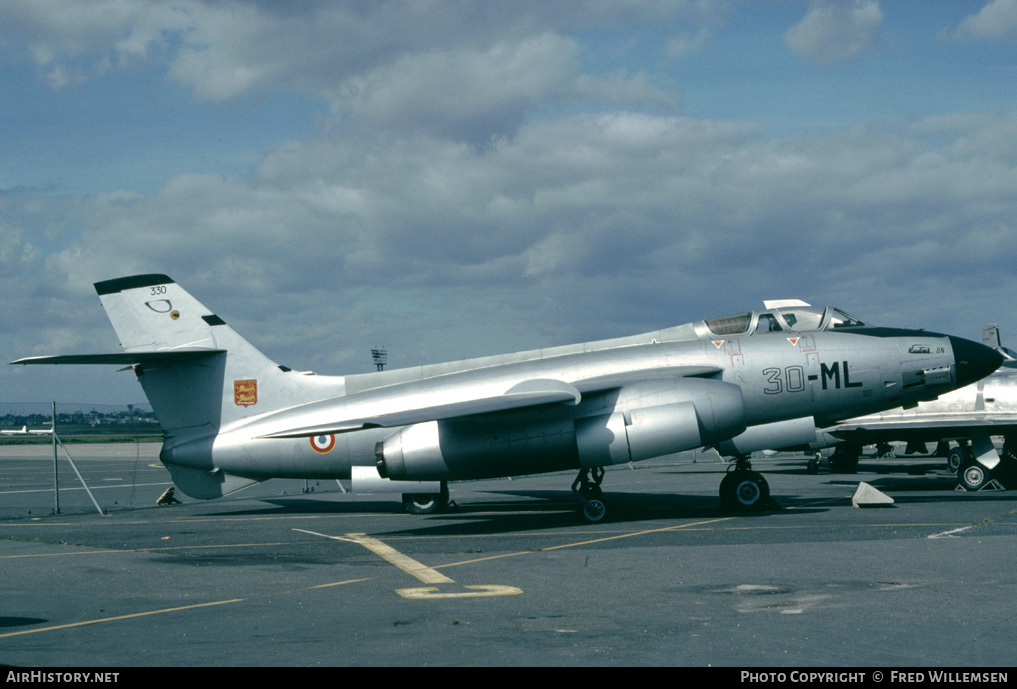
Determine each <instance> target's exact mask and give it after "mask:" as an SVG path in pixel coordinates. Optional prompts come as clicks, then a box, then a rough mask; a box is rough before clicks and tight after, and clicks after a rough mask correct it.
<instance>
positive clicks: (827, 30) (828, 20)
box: [784, 0, 883, 65]
mask: <svg viewBox="0 0 1017 689" xmlns="http://www.w3.org/2000/svg"><path fill="white" fill-rule="evenodd" d="M882 23H883V11H882V10H881V9H880V7H879V3H878V2H876V1H875V0H844V1H843V2H842V1H840V0H813V2H812V3H811V4H810V5H809V9H808V11H807V12H806V13H805V16H804V17H803V18H802V20H801V21H800V22H798V23H797V24H795V25H794V26H792V27H791V28H790V29H788V30H787V33H785V34H784V41H785V43H787V45H788V47H790V48H791V50H793V51H794V52H795V54H796V55H798V57H800V58H802V59H803V60H806V61H808V62H814V63H816V64H821V65H822V64H830V63H836V62H845V61H849V60H854V59H856V58H858V57H860V56H862V55H864V54H865V53H867V52H868V51H869V50H871V48H872V47H873V46H874V45H875V44H876V41H877V40H878V38H879V28H880V26H881V25H882Z"/></svg>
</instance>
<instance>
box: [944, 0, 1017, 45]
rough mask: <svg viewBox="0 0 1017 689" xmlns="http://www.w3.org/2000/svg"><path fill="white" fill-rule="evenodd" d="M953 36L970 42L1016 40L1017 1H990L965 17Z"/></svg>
mask: <svg viewBox="0 0 1017 689" xmlns="http://www.w3.org/2000/svg"><path fill="white" fill-rule="evenodd" d="M954 36H956V37H957V38H962V39H972V40H984V39H1002V38H1017V0H990V2H988V3H987V4H986V5H985V6H984V7H982V9H981V10H979V11H978V12H977V13H975V14H972V15H970V16H968V17H966V18H965V19H964V21H962V22H961V23H960V25H959V26H958V27H957V29H956V31H955V32H954Z"/></svg>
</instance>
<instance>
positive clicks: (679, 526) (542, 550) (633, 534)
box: [435, 517, 737, 569]
mask: <svg viewBox="0 0 1017 689" xmlns="http://www.w3.org/2000/svg"><path fill="white" fill-rule="evenodd" d="M731 519H737V517H721V518H720V519H708V520H706V521H702V522H691V523H689V524H676V525H674V526H664V527H661V528H659V529H646V530H644V531H631V532H629V533H623V534H617V535H615V536H604V537H603V538H594V539H591V540H588V541H578V542H576V543H565V544H564V545H552V546H548V547H547V548H534V549H533V550H521V551H519V552H516V553H504V554H502V555H491V556H490V557H478V558H475V559H473V560H464V561H462V562H451V563H449V564H447V565H437V566H436V567H435V569H443V568H445V567H458V566H460V565H471V564H474V563H476V562H486V561H488V560H500V559H501V558H505V557H517V556H519V555H533V554H534V553H545V552H548V551H551V550H561V549H562V548H575V547H578V546H583V545H591V544H593V543H604V542H606V541H616V540H618V539H621V538H634V537H636V536H646V535H648V534H653V533H662V532H665V531H679V530H681V529H689V528H691V527H694V526H704V525H706V524H716V523H717V522H726V521H729V520H731Z"/></svg>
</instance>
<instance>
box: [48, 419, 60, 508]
mask: <svg viewBox="0 0 1017 689" xmlns="http://www.w3.org/2000/svg"><path fill="white" fill-rule="evenodd" d="M52 414H53V423H52V428H50V436H51V439H52V441H53V514H60V471H59V469H58V466H59V462H58V461H57V460H58V459H59V456H58V454H57V417H56V402H55V401H54V402H53V404H52Z"/></svg>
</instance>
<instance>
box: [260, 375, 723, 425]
mask: <svg viewBox="0 0 1017 689" xmlns="http://www.w3.org/2000/svg"><path fill="white" fill-rule="evenodd" d="M719 372H720V369H717V368H712V367H707V366H674V367H665V368H658V369H649V370H641V371H633V372H628V373H625V374H622V375H611V376H602V377H598V378H589V379H586V380H582V381H577V382H576V383H575V384H572V383H568V382H565V381H562V380H556V379H551V378H533V379H530V380H525V381H523V382H521V383H518V384H516V385H514V386H512V387H511V388H509V389H508V390H506V391H505V392H504V393H502V394H500V395H492V396H485V397H472V398H469V399H461V400H453V401H449V402H445V403H440V404H429V405H420V406H417V405H411V406H409V407H408V408H404V409H396V410H393V411H385V412H377V413H373V414H365V415H355V416H348V417H344V416H343V415H342V411H341V410H340V409H339V408H337V409H336V412H337V416H336V418H335V419H329V420H327V421H323V422H321V423H310V424H307V425H299V426H298V425H293V426H289V427H286V428H283V429H282V430H277V431H270V432H268V433H264V434H262V435H259V436H258V437H261V438H306V437H313V436H317V435H328V434H332V433H349V432H351V431H359V430H363V429H367V428H395V427H398V426H408V425H410V424H415V423H423V422H425V421H441V420H444V419H452V418H457V417H462V416H474V415H477V414H489V413H492V412H502V411H511V410H515V409H524V408H527V407H537V406H541V405H546V404H567V405H570V406H575V405H577V404H579V402H580V401H582V396H583V394H584V393H591V392H601V391H605V390H611V389H615V388H619V387H622V386H624V385H626V384H631V383H635V382H639V381H644V380H660V379H662V378H686V377H701V376H708V375H714V374H716V373H719ZM377 393H378V391H377V390H371V391H367V392H366V393H359V394H356V395H350V396H348V397H340V398H336V399H334V400H329V401H328V402H331V403H332V404H341V405H342V407H343V408H351V407H352V408H356V407H357V406H358V402H360V401H361V399H363V401H364V403H365V404H364V406H365V407H377V406H379V404H378V402H377V401H375V400H371V399H370V398H371V397H377ZM358 398H361V399H358ZM321 406H322V403H320V402H316V403H313V404H312V405H305V406H303V407H297V408H295V409H289V410H286V411H285V412H281V413H280V414H278V415H275V416H276V417H277V420H278V421H279V422H283V421H284V419H287V418H289V419H293V420H294V421H296V420H297V418H299V417H300V416H307V415H308V414H314V415H315V416H318V417H319V418H320V416H321V412H324V411H325V410H324V409H322V408H321ZM311 407H316V409H312V408H311ZM274 420H275V419H273V418H272V417H271V416H269V417H264V418H262V419H259V423H260V424H271V423H272V422H273V421H274Z"/></svg>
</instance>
